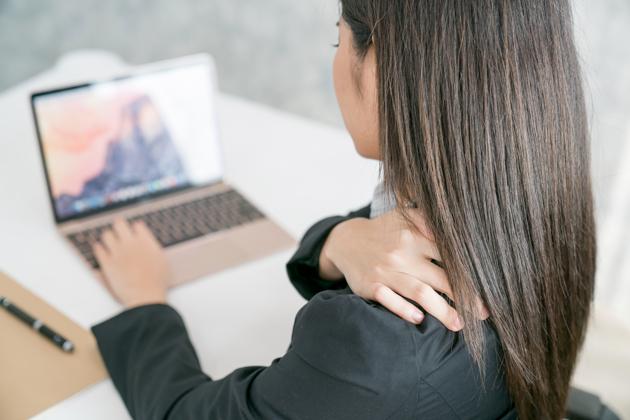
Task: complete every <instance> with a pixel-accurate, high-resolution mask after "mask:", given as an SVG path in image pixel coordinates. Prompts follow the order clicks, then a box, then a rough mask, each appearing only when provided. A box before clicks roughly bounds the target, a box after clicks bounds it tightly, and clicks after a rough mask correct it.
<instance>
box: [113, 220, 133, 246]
mask: <svg viewBox="0 0 630 420" xmlns="http://www.w3.org/2000/svg"><path fill="white" fill-rule="evenodd" d="M113 230H114V232H115V233H116V236H118V237H119V238H120V239H121V240H123V241H124V240H127V239H129V238H131V236H132V235H133V232H132V231H131V226H129V222H127V220H125V219H122V218H118V219H116V220H115V221H114V225H113Z"/></svg>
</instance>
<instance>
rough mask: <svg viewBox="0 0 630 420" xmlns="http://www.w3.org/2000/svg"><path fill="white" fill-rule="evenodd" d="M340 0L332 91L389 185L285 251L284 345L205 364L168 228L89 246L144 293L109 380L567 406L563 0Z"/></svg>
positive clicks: (109, 351)
mask: <svg viewBox="0 0 630 420" xmlns="http://www.w3.org/2000/svg"><path fill="white" fill-rule="evenodd" d="M341 4H342V18H341V20H340V25H339V26H340V42H339V50H338V52H337V55H336V58H335V63H334V77H335V89H336V93H337V97H338V101H339V105H340V107H341V111H342V114H343V116H344V120H345V123H346V126H347V128H348V130H349V132H350V134H351V136H352V138H353V140H354V142H355V146H356V148H357V150H358V152H359V153H360V154H361V155H363V156H365V157H368V158H373V159H379V160H380V161H381V162H382V174H383V178H384V183H383V185H382V187H381V188H380V189H377V191H376V194H375V198H374V201H373V203H372V205H371V206H369V207H367V208H364V209H362V210H359V211H358V212H355V213H352V214H350V215H348V216H347V217H333V218H329V219H326V220H324V221H321V222H319V223H318V224H316V225H315V226H313V227H312V228H311V229H310V230H309V231H308V232H307V233H306V235H305V237H304V238H303V239H302V242H301V244H300V247H299V248H298V250H297V252H296V254H295V255H294V257H293V258H292V259H291V261H290V262H289V264H288V265H287V269H288V272H289V276H290V278H291V280H292V282H293V283H294V285H295V286H296V287H297V288H298V290H299V291H300V292H301V293H302V294H303V295H304V296H305V297H307V298H309V299H310V301H309V303H308V304H306V305H305V306H304V307H303V308H302V309H301V310H300V311H299V312H298V314H297V317H296V319H295V326H294V330H293V336H292V342H291V346H290V347H289V350H288V351H287V353H286V354H285V355H284V356H283V357H282V358H279V359H276V360H274V362H273V363H272V364H271V366H269V367H247V368H242V369H238V370H236V371H234V372H233V373H232V374H230V375H228V376H227V377H225V378H223V379H221V380H219V381H213V380H211V379H210V378H208V377H207V376H206V375H204V374H203V373H202V372H201V370H200V367H199V364H198V362H197V359H196V356H195V353H194V350H193V348H192V346H191V344H190V342H189V340H188V337H187V335H186V331H185V328H184V326H183V323H182V321H181V319H180V318H179V317H178V315H177V313H176V312H175V311H174V310H173V309H172V308H170V307H169V306H167V305H165V304H164V303H165V300H166V298H165V288H164V284H165V283H166V281H165V278H166V276H167V275H168V274H167V273H168V267H167V264H166V263H165V260H164V256H163V254H162V252H161V250H160V248H159V246H158V245H157V242H156V241H155V239H153V237H152V236H151V234H150V233H149V231H148V230H147V229H146V227H144V226H143V225H135V226H133V227H130V226H128V225H127V224H126V223H125V222H118V223H117V224H116V225H115V229H114V232H108V233H107V234H105V235H104V236H103V238H102V242H103V244H102V245H98V246H96V249H95V251H96V255H97V256H98V259H99V261H100V263H101V265H102V267H103V272H104V274H105V277H106V279H107V282H108V285H109V287H110V288H111V290H112V292H113V293H114V295H115V296H116V297H117V298H119V299H120V300H121V301H122V302H123V303H124V304H125V305H127V306H128V307H130V308H132V309H130V310H128V311H126V312H123V313H122V314H120V315H118V316H117V317H115V318H113V319H112V320H109V321H106V322H105V323H103V324H101V325H98V326H96V327H95V328H94V332H95V334H96V337H97V340H98V344H99V348H100V349H101V352H102V354H103V357H104V360H105V363H106V365H107V367H108V369H109V371H110V373H111V375H112V379H113V381H114V384H115V386H116V387H117V389H118V391H119V392H120V393H121V395H122V397H123V399H124V401H125V403H126V405H127V407H128V409H129V411H130V413H131V414H132V415H133V416H134V417H136V418H151V419H160V418H173V419H232V418H234V419H241V418H243V419H250V418H251V419H253V418H269V419H276V418H292V419H354V418H356V419H372V418H374V419H406V418H429V419H433V418H475V419H481V418H484V419H485V418H488V419H498V418H502V419H508V418H516V417H519V418H523V419H558V418H561V417H562V415H563V408H564V403H565V399H566V396H567V391H568V386H569V379H570V376H571V372H572V370H573V367H574V364H575V360H576V355H577V352H578V349H579V347H580V344H581V342H582V339H583V336H584V331H585V328H586V322H587V318H588V313H589V307H590V302H591V296H592V292H593V278H594V271H595V232H594V221H593V205H592V193H591V185H590V177H589V144H588V131H587V124H586V114H585V105H584V99H583V92H582V85H581V80H580V71H579V65H578V59H577V54H576V50H575V45H574V40H573V35H572V30H573V28H572V22H571V11H570V5H569V2H568V1H567V0H488V1H460V0H422V1H420V0H400V1H392V0H342V1H341ZM410 204H413V205H410ZM394 207H395V208H394ZM412 207H417V209H412ZM370 213H373V214H370ZM383 213H384V214H383ZM370 216H378V217H373V218H369V217H370ZM344 279H345V280H347V283H346V282H345V281H344ZM447 279H448V281H447ZM347 285H349V286H350V287H351V289H352V290H351V289H349V288H347V287H346V286H347ZM325 289H327V290H325ZM353 291H354V292H355V293H357V294H358V295H359V296H358V295H355V294H353V293H352V292H353ZM318 292H321V293H318ZM449 295H450V298H449ZM405 298H409V299H410V300H407V299H405ZM445 298H446V299H447V300H444V299H445ZM451 299H452V300H451ZM412 300H416V301H417V302H418V303H419V304H420V305H421V306H422V307H423V308H424V309H426V310H427V312H429V313H430V314H432V315H425V317H424V320H422V322H420V321H421V319H420V318H422V315H420V316H418V312H417V306H416V305H414V304H412ZM453 302H454V303H453ZM480 302H481V304H480ZM447 303H453V305H455V308H456V309H457V312H455V311H454V309H453V308H451V307H449V306H448V304H447ZM480 309H481V312H482V313H481V314H480ZM395 314H397V315H399V316H400V317H398V316H396V315H395ZM488 314H489V318H487V319H485V318H486V316H487V315H488ZM401 317H402V318H404V319H402V318H401ZM438 319H439V320H440V321H442V322H443V323H444V325H443V324H442V323H440V322H438ZM407 321H412V322H413V323H410V322H407ZM445 325H447V326H448V328H447V327H446V326H445ZM449 328H450V329H449ZM462 328H463V329H462ZM460 329H461V331H459V330H460Z"/></svg>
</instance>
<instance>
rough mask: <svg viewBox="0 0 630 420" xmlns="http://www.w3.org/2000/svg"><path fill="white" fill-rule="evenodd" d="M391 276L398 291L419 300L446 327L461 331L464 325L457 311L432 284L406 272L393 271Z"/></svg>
mask: <svg viewBox="0 0 630 420" xmlns="http://www.w3.org/2000/svg"><path fill="white" fill-rule="evenodd" d="M391 276H392V279H391V282H390V284H395V289H394V291H395V292H396V293H398V294H400V295H401V296H404V297H407V298H409V299H411V300H413V301H414V302H417V303H418V304H419V305H420V306H421V307H422V308H423V309H424V310H425V311H427V312H428V313H430V314H431V315H433V316H434V317H435V318H436V319H438V320H439V321H440V322H441V323H442V324H444V326H445V327H446V328H448V329H449V330H451V331H459V330H461V329H462V328H463V327H464V325H463V323H462V321H461V320H460V318H459V316H458V315H457V311H456V310H455V309H454V308H453V307H452V306H451V305H449V304H448V302H447V301H446V300H445V299H444V298H443V297H442V296H440V295H439V294H438V293H437V292H436V291H435V290H433V288H432V287H431V286H430V285H428V284H426V283H424V282H422V281H419V280H418V279H415V278H414V277H412V276H410V275H408V274H405V273H392V274H391Z"/></svg>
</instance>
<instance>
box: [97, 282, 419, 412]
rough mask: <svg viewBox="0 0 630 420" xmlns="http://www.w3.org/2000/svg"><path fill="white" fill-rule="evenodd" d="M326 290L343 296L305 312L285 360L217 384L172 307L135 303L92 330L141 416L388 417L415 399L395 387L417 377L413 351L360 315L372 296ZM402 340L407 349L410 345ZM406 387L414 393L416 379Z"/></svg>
mask: <svg viewBox="0 0 630 420" xmlns="http://www.w3.org/2000/svg"><path fill="white" fill-rule="evenodd" d="M326 293H336V292H332V291H331V292H325V293H322V294H319V295H318V296H317V297H316V298H314V299H313V300H312V301H311V302H309V303H308V304H306V305H305V306H304V307H303V308H302V309H300V311H299V312H298V314H297V316H296V320H295V324H294V329H293V338H292V343H291V346H290V347H289V349H288V351H287V353H286V354H285V355H284V356H283V357H281V358H277V359H275V360H273V362H272V363H271V365H270V366H269V367H264V366H250V367H243V368H240V369H236V370H235V371H233V372H232V373H230V374H228V375H227V376H225V377H224V378H222V379H219V380H213V379H212V378H210V377H209V376H208V375H206V374H204V373H203V372H202V370H201V367H200V365H199V360H198V359H197V356H196V354H195V350H194V349H193V346H192V344H191V342H190V339H189V337H188V334H187V332H186V328H185V326H184V323H183V321H182V318H181V317H180V316H179V314H178V313H177V312H176V311H175V310H174V309H173V308H171V307H170V306H167V305H148V306H142V307H138V308H134V309H130V310H128V311H126V312H123V313H121V314H120V315H118V316H116V317H114V318H112V319H110V320H108V321H105V322H103V323H101V324H99V325H96V326H94V327H93V328H92V330H93V332H94V334H95V336H96V339H97V342H98V346H99V350H100V352H101V355H102V356H103V360H104V362H105V365H106V367H107V370H108V371H109V373H110V375H111V378H112V381H113V383H114V386H115V387H116V389H117V390H118V392H119V393H120V395H121V397H122V399H123V401H124V403H125V405H126V407H127V409H128V411H129V413H130V414H131V416H132V417H133V418H134V419H151V420H161V419H178V420H203V419H221V420H231V419H235V420H236V419H238V420H253V419H300V420H309V419H313V420H321V419H330V420H334V419H367V418H386V417H387V416H389V415H390V414H391V413H392V412H393V410H395V409H396V408H397V407H398V406H400V405H401V404H402V401H403V399H405V397H407V395H410V394H407V393H405V395H396V394H394V395H392V393H391V392H390V391H389V390H391V389H393V388H395V387H399V386H400V385H401V378H402V377H401V376H400V375H403V374H406V376H407V377H412V376H414V377H415V374H414V373H411V374H407V372H406V371H407V370H408V367H405V368H404V369H403V370H402V371H401V372H397V371H400V370H401V368H400V367H401V366H402V365H401V363H400V360H401V359H402V360H404V359H405V357H407V358H409V357H413V351H411V350H408V351H405V352H404V353H405V354H402V353H403V351H402V350H401V351H400V352H396V351H395V352H392V351H391V350H390V349H389V348H388V346H387V345H386V343H392V342H396V341H395V340H398V341H400V340H401V339H400V337H401V335H400V331H392V330H391V327H389V326H387V325H384V323H383V322H382V320H381V321H378V320H377V319H375V318H374V316H372V317H371V316H370V315H369V313H367V314H366V313H361V314H359V313H357V311H360V312H365V310H366V308H368V304H367V303H366V302H365V301H363V300H361V299H360V298H359V297H357V296H355V295H351V297H348V296H349V295H346V297H342V296H332V297H331V296H326ZM362 306H365V308H362ZM392 318H393V317H392ZM357 322H361V323H363V324H364V325H357V324H356V323H357ZM394 330H395V329H394ZM403 341H404V342H403V343H401V345H400V346H399V347H400V348H401V349H409V347H408V346H407V344H408V343H406V341H405V340H403ZM379 343H380V344H379ZM411 363H412V362H411ZM412 365H413V363H412ZM407 366H409V365H407ZM392 381H395V382H394V383H392ZM403 382H404V380H403ZM394 385H396V386H394ZM403 385H406V386H408V387H409V388H408V389H409V390H410V392H412V389H413V383H412V382H409V383H407V384H405V383H403ZM398 389H400V388H398ZM398 394H400V393H398ZM412 401H413V403H414V404H415V398H412Z"/></svg>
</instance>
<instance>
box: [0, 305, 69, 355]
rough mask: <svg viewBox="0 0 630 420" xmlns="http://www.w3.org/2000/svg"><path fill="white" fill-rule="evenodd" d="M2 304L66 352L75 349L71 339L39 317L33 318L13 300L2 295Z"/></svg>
mask: <svg viewBox="0 0 630 420" xmlns="http://www.w3.org/2000/svg"><path fill="white" fill-rule="evenodd" d="M0 306H1V307H3V308H4V309H6V310H7V312H9V313H10V314H12V315H14V316H15V317H16V318H18V319H19V320H21V321H22V322H24V323H25V324H28V325H30V326H31V328H33V329H34V330H35V331H37V332H38V333H40V334H41V335H43V336H44V337H46V338H47V339H48V340H50V341H51V342H52V343H53V344H54V345H56V346H57V347H59V348H60V349H61V350H63V351H65V352H66V353H72V352H73V351H74V344H72V342H71V341H70V340H67V339H66V338H64V337H63V336H61V335H60V334H58V333H56V332H55V331H53V330H52V329H51V328H50V327H48V326H46V324H44V323H43V322H42V321H40V320H39V319H35V318H33V317H32V316H30V315H29V314H27V313H26V312H24V311H23V310H21V309H20V308H18V307H17V306H15V305H14V304H12V303H11V301H9V299H7V298H6V297H4V296H0Z"/></svg>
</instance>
